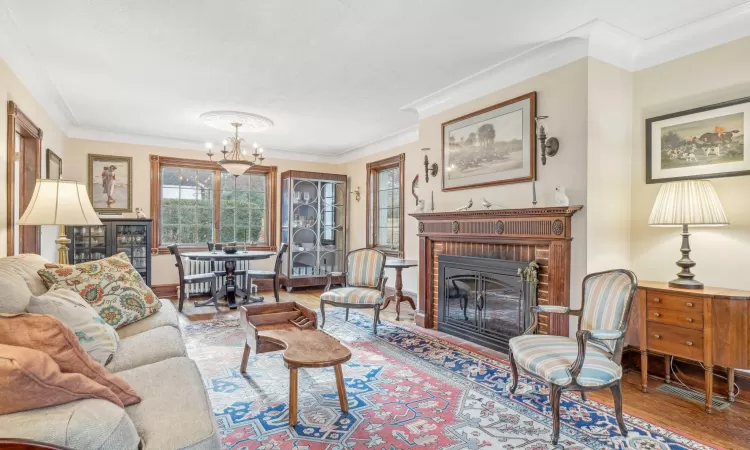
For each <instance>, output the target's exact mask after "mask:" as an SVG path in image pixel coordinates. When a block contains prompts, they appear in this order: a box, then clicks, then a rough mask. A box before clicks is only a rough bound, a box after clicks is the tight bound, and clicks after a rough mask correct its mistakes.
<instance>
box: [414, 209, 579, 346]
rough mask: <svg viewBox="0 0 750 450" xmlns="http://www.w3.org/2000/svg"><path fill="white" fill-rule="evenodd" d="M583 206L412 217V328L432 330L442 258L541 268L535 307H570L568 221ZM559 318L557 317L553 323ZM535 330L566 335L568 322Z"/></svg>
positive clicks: (546, 320) (548, 320) (544, 321)
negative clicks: (416, 274)
mask: <svg viewBox="0 0 750 450" xmlns="http://www.w3.org/2000/svg"><path fill="white" fill-rule="evenodd" d="M581 208H583V206H562V207H547V208H525V209H498V210H477V211H451V212H433V213H415V214H411V216H412V217H414V218H415V219H417V221H418V222H419V224H418V230H419V233H418V234H417V236H419V266H420V283H419V307H418V310H417V313H416V322H417V325H419V326H422V327H425V328H434V327H435V326H436V324H437V314H438V311H437V309H438V308H437V300H438V288H437V286H438V280H437V276H438V263H437V259H438V258H437V257H438V255H441V254H450V255H459V256H479V257H485V258H495V259H505V260H511V261H536V262H537V263H538V264H539V265H540V276H539V287H538V292H539V295H538V301H539V304H548V305H561V306H569V305H570V242H571V240H572V230H571V217H572V216H573V215H574V214H575V213H576V212H578V211H580V210H581ZM556 316H559V317H556ZM540 330H541V331H542V332H546V333H549V334H556V335H565V336H567V334H568V318H567V316H565V315H561V314H557V315H553V316H552V317H546V316H545V317H541V318H540Z"/></svg>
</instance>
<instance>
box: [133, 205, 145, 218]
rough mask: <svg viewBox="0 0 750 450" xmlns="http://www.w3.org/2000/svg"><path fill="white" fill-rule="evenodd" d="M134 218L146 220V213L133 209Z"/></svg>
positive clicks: (139, 209)
mask: <svg viewBox="0 0 750 450" xmlns="http://www.w3.org/2000/svg"><path fill="white" fill-rule="evenodd" d="M135 218H136V219H146V218H147V217H146V213H145V212H143V209H141V208H135Z"/></svg>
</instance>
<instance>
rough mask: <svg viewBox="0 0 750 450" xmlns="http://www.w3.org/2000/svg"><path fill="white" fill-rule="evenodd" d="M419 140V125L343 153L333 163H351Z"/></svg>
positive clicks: (333, 158) (332, 159)
mask: <svg viewBox="0 0 750 450" xmlns="http://www.w3.org/2000/svg"><path fill="white" fill-rule="evenodd" d="M418 140H419V125H414V126H411V127H409V128H405V129H403V130H401V131H397V132H395V133H393V134H389V135H388V136H385V137H382V138H380V139H376V140H374V141H372V142H369V143H367V144H364V145H361V146H359V147H355V148H353V149H351V150H347V151H345V152H341V153H339V154H338V155H335V156H332V157H331V161H330V162H331V163H342V162H351V161H354V160H357V159H359V158H364V157H365V156H369V155H373V154H375V153H379V152H383V151H386V150H390V149H392V148H396V147H400V146H402V145H406V144H410V143H412V142H416V141H418Z"/></svg>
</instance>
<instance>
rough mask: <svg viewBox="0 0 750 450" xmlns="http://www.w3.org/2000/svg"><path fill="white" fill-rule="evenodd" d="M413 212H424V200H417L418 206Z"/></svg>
mask: <svg viewBox="0 0 750 450" xmlns="http://www.w3.org/2000/svg"><path fill="white" fill-rule="evenodd" d="M414 212H417V213H421V212H424V200H422V199H421V198H420V199H419V204H418V205H417V208H416V209H415V210H414Z"/></svg>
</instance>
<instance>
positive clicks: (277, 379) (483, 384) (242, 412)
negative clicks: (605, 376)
mask: <svg viewBox="0 0 750 450" xmlns="http://www.w3.org/2000/svg"><path fill="white" fill-rule="evenodd" d="M325 331H326V332H328V333H330V334H331V335H332V336H334V337H335V338H337V339H339V340H340V341H341V342H342V343H343V344H345V345H346V346H348V347H349V348H350V349H351V351H352V359H351V360H350V361H349V362H347V363H346V364H344V365H343V372H344V378H345V384H346V391H347V395H348V398H349V412H348V413H346V414H343V413H342V412H341V410H340V407H339V401H338V396H337V393H336V382H335V378H334V372H333V368H325V369H300V370H299V381H298V383H299V420H298V424H297V426H295V427H293V428H291V427H289V426H288V425H287V420H288V415H287V414H288V407H287V402H288V395H289V372H288V370H287V369H286V368H285V367H284V363H283V360H282V357H281V352H273V353H264V354H261V355H251V357H250V361H249V363H248V370H247V374H241V373H240V370H239V365H240V360H241V359H242V350H243V346H244V342H245V341H244V335H243V332H242V329H241V327H240V325H239V321H238V319H236V318H225V319H214V320H209V321H201V322H193V323H191V324H190V325H188V326H186V327H185V328H184V330H183V332H184V334H185V338H186V344H187V346H188V353H189V355H190V357H191V358H193V359H194V360H195V361H196V362H197V364H198V367H199V369H200V371H201V374H202V376H203V381H204V384H205V387H206V390H207V392H208V395H209V397H210V399H211V404H212V406H213V411H214V414H215V416H216V423H217V427H218V430H219V433H220V434H221V440H222V443H223V446H224V448H225V449H233V450H240V449H263V450H272V449H274V450H275V449H279V450H282V449H284V450H285V449H299V450H317V449H330V450H339V449H374V450H375V449H376V450H380V449H387V450H393V449H412V448H413V449H503V450H506V449H527V450H541V449H552V448H565V449H649V450H651V449H653V450H656V449H710V448H711V447H710V446H708V445H706V444H704V443H700V442H697V441H695V440H692V439H689V438H687V437H685V436H681V435H679V434H677V433H674V432H672V431H670V430H667V429H665V428H663V427H660V426H658V425H655V424H651V423H648V422H646V421H644V420H641V419H638V418H636V417H632V416H628V415H627V414H626V415H625V422H626V424H627V427H628V430H629V436H628V437H627V438H623V437H622V436H621V435H620V433H619V431H618V428H617V424H616V422H615V418H614V411H613V408H611V407H610V406H607V405H603V404H600V403H597V402H594V401H591V400H589V401H588V402H585V403H584V402H582V401H581V399H580V396H579V395H578V394H576V393H566V394H564V395H563V399H562V405H561V408H560V409H561V420H562V427H561V430H560V442H559V444H558V446H557V447H555V446H553V445H552V444H551V443H550V437H551V424H552V418H551V415H550V406H549V403H548V398H547V388H546V386H545V385H543V384H541V383H538V382H536V381H534V380H532V379H529V378H522V379H521V384H520V385H519V388H518V390H517V391H516V395H510V394H509V393H508V392H507V390H506V385H507V384H508V383H509V381H510V366H509V365H508V364H507V363H506V362H504V361H497V360H494V359H490V358H487V357H484V356H481V355H479V354H476V353H473V352H471V351H469V350H465V349H463V348H461V347H458V346H455V345H452V344H450V343H448V342H446V341H443V340H440V339H437V338H435V337H433V336H429V335H427V334H423V333H421V332H419V331H418V330H416V329H414V328H413V327H408V326H407V327H401V326H397V325H394V324H391V323H388V322H383V324H382V325H380V326H379V327H378V336H374V335H373V334H372V317H371V316H367V315H364V314H360V313H357V312H355V311H352V312H351V313H350V316H349V321H348V322H345V321H344V314H343V310H342V309H337V308H336V309H335V308H331V310H330V312H329V313H328V314H327V321H326V328H325Z"/></svg>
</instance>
